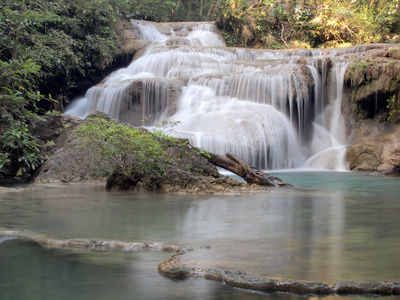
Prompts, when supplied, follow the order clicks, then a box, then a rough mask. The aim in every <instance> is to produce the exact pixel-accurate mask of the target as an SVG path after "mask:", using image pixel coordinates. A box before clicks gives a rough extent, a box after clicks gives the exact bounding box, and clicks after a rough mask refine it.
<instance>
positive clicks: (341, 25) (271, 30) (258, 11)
mask: <svg viewBox="0 0 400 300" xmlns="http://www.w3.org/2000/svg"><path fill="white" fill-rule="evenodd" d="M285 2H286V5H285V4H283V1H277V0H265V1H257V2H254V1H242V0H226V1H225V6H224V9H223V16H222V17H221V18H220V20H219V21H218V25H219V27H220V28H221V30H222V31H223V32H225V33H224V37H227V38H228V39H227V43H228V44H229V45H231V44H233V41H234V39H232V38H231V37H232V36H234V37H235V39H237V44H236V45H240V46H250V47H260V46H261V47H267V48H278V47H279V45H280V47H284V46H285V47H299V46H302V45H306V46H308V47H309V46H311V47H338V46H347V45H352V44H368V43H377V42H385V41H386V39H387V38H390V37H391V36H393V35H394V34H398V33H399V32H400V18H399V14H400V9H399V7H398V5H399V2H398V0H378V1H361V0H359V1H357V0H356V1H348V0H341V1H336V0H325V1H321V2H319V1H318V5H317V2H316V1H285ZM382 7H384V8H385V9H382ZM271 36H273V37H274V41H273V39H271ZM267 37H268V38H267ZM272 41H273V42H272ZM294 41H296V43H292V42H294Z"/></svg>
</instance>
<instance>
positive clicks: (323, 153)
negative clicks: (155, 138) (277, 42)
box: [66, 20, 363, 170]
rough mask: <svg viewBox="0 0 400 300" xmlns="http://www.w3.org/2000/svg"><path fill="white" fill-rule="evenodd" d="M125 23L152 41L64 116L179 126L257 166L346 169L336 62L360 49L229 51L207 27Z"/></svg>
mask: <svg viewBox="0 0 400 300" xmlns="http://www.w3.org/2000/svg"><path fill="white" fill-rule="evenodd" d="M132 24H133V27H134V29H135V30H136V31H137V32H138V36H139V38H140V39H143V40H148V41H151V43H150V44H149V46H147V48H146V49H145V51H144V53H143V54H142V56H140V57H138V58H136V59H135V60H134V61H133V62H132V63H131V64H130V65H129V66H128V67H126V68H123V69H120V70H118V71H116V72H114V73H113V74H111V75H110V76H108V77H107V78H105V79H104V80H103V82H102V83H100V84H99V85H97V86H95V87H92V88H91V89H89V90H88V91H87V93H86V95H85V96H84V97H83V98H81V99H78V100H76V101H74V102H73V103H72V104H71V105H70V106H69V107H68V108H67V111H66V113H68V114H71V115H74V116H78V117H81V118H83V117H85V116H86V115H87V114H89V113H90V112H91V111H93V110H101V111H103V112H106V113H108V114H109V115H110V116H111V117H112V118H115V119H119V120H121V121H124V122H130V123H132V124H135V125H146V126H152V125H155V124H157V123H158V122H160V121H161V120H164V119H170V120H172V121H179V125H178V126H177V127H176V132H175V133H174V135H176V136H179V137H182V138H188V139H190V141H191V143H193V144H194V145H195V146H197V147H201V148H204V149H206V150H208V151H210V152H215V153H217V154H225V153H226V152H232V153H235V154H236V155H238V156H239V157H241V158H243V159H244V160H246V161H249V162H250V163H252V164H253V165H255V166H258V167H260V168H263V169H283V168H297V167H312V168H328V169H337V170H341V169H345V168H346V166H345V165H344V157H343V155H344V151H345V145H346V136H345V126H344V120H343V116H342V114H341V104H342V103H341V102H342V91H343V81H344V73H345V70H346V67H347V65H346V63H344V62H342V61H341V57H342V55H343V53H346V54H349V53H350V54H351V53H354V52H359V51H363V50H362V49H360V48H359V47H358V48H357V47H354V48H350V49H346V50H305V49H303V50H285V51H273V50H257V49H242V48H227V47H225V44H224V42H223V40H222V39H221V37H220V35H219V32H218V30H217V28H216V27H215V25H214V24H212V23H191V22H187V23H176V24H172V23H167V24H162V26H161V25H157V24H153V23H150V22H144V21H136V20H135V21H132ZM328 61H329V63H328ZM328 78H329V82H328ZM327 91H331V92H330V93H328V92H327ZM142 120H145V121H144V123H143V122H142Z"/></svg>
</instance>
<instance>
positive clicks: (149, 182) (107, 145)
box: [76, 118, 168, 189]
mask: <svg viewBox="0 0 400 300" xmlns="http://www.w3.org/2000/svg"><path fill="white" fill-rule="evenodd" d="M76 133H77V135H78V137H79V139H80V142H79V144H80V147H82V148H84V149H86V150H89V151H90V152H92V153H93V155H94V159H95V162H97V164H98V167H99V168H104V170H106V169H108V170H110V171H111V173H112V174H111V175H112V176H111V177H109V178H110V179H112V180H116V179H117V180H118V181H119V183H120V184H122V186H121V185H120V188H125V187H127V186H128V184H127V183H126V182H127V181H128V182H129V183H130V186H136V184H137V183H138V182H142V183H143V184H144V186H145V187H147V188H156V187H158V186H159V184H160V179H161V178H162V177H163V176H164V175H165V174H166V171H167V165H168V154H167V152H166V150H165V146H164V144H163V142H162V140H160V139H159V138H157V137H156V136H155V135H154V134H152V133H150V132H148V131H147V130H145V129H142V128H136V127H133V126H131V125H127V124H121V123H118V122H117V121H114V120H106V119H100V118H93V119H89V121H88V123H87V124H85V125H83V126H81V127H80V128H78V129H77V131H76ZM119 183H118V182H115V185H119ZM112 185H114V184H111V183H110V184H107V188H108V189H110V188H111V187H112Z"/></svg>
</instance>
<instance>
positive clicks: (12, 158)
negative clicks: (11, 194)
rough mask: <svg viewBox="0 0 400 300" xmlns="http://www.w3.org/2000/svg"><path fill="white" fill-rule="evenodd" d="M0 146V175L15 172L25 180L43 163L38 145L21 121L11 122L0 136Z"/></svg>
mask: <svg viewBox="0 0 400 300" xmlns="http://www.w3.org/2000/svg"><path fill="white" fill-rule="evenodd" d="M0 146H1V153H0V173H6V174H9V173H11V172H16V176H17V177H18V178H23V179H27V178H29V177H30V175H31V174H32V172H33V171H35V170H36V169H37V168H38V167H39V166H40V165H41V164H42V163H43V158H42V156H41V155H40V150H39V148H40V145H39V144H38V143H37V142H36V141H35V139H34V138H33V137H32V135H31V134H30V132H29V130H28V125H27V124H26V123H24V122H22V121H18V120H17V121H14V120H12V121H11V124H10V127H9V128H7V129H5V130H4V132H2V134H1V136H0ZM10 168H11V169H10Z"/></svg>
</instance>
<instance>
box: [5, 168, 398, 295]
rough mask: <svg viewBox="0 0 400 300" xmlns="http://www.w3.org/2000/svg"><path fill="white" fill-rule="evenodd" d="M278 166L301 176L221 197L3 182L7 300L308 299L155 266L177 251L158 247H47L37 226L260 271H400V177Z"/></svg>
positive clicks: (390, 276)
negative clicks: (170, 273)
mask: <svg viewBox="0 0 400 300" xmlns="http://www.w3.org/2000/svg"><path fill="white" fill-rule="evenodd" d="M274 175H278V176H280V177H281V178H282V179H283V180H284V181H287V182H291V183H293V184H295V185H297V186H298V187H297V188H293V189H277V190H273V191H271V192H268V193H261V194H241V195H217V196H214V195H177V194H175V195H168V194H157V193H153V192H136V193H124V192H104V190H103V189H102V188H98V187H90V186H80V185H72V186H65V187H55V186H52V187H40V186H30V189H29V190H27V191H25V192H24V191H21V192H8V193H4V192H1V193H0V299H2V300H3V299H4V300H8V299H55V298H61V299H92V298H96V299H187V297H188V295H190V297H191V298H195V299H222V298H224V297H225V298H229V299H304V297H298V296H294V295H287V294H273V295H267V294H262V293H261V294H260V293H252V292H251V291H250V292H249V291H244V290H238V289H234V288H230V287H228V286H225V285H221V284H219V283H217V282H211V281H207V280H203V279H198V280H196V279H192V280H187V281H174V280H170V279H167V278H164V277H162V276H160V275H159V274H158V273H157V265H158V264H159V263H160V262H162V261H164V260H167V259H169V258H170V257H171V255H172V254H173V253H168V252H163V251H161V250H152V249H147V250H146V249H134V248H128V247H127V248H125V249H124V248H123V249H121V248H118V249H117V248H107V247H105V248H89V249H79V248H77V249H69V248H63V247H61V248H55V249H54V248H51V247H50V248H47V247H44V248H42V247H40V246H39V245H38V244H37V243H36V242H34V241H32V240H30V239H29V237H31V238H32V237H35V238H36V237H37V236H40V237H42V238H45V239H46V238H49V239H55V240H58V241H62V240H65V241H67V240H68V239H85V240H89V241H90V240H98V241H120V242H124V243H132V242H146V243H152V244H154V245H175V246H178V247H188V248H192V249H193V251H191V252H188V253H187V254H185V256H184V259H185V261H187V262H190V263H191V264H194V265H198V266H203V267H212V268H219V269H223V270H232V271H236V270H239V271H245V272H247V273H248V274H250V275H251V276H256V277H283V278H292V279H304V280H319V281H330V282H337V281H340V280H374V281H383V280H387V281H397V282H398V281H399V280H400V273H399V270H400V260H399V259H398V249H400V235H399V232H400V226H399V222H398V216H399V212H400V202H399V201H398V195H399V194H400V186H399V185H398V179H397V178H389V177H385V178H376V177H369V176H365V175H362V174H352V173H348V172H344V173H340V172H334V173H332V172H300V171H299V172H284V173H277V174H274ZM310 299H311V298H310ZM344 299H346V298H344ZM348 299H351V298H348Z"/></svg>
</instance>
